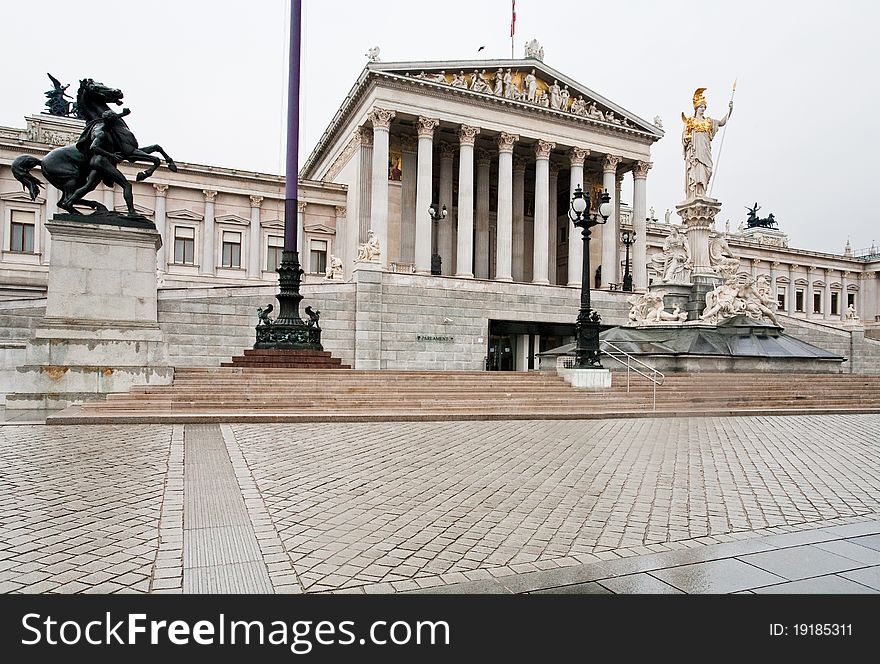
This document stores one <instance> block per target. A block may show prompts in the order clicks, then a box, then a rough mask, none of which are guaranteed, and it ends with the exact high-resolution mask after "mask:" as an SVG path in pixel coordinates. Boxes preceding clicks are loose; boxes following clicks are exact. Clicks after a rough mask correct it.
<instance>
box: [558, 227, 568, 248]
mask: <svg viewBox="0 0 880 664" xmlns="http://www.w3.org/2000/svg"><path fill="white" fill-rule="evenodd" d="M558 235H559V239H558V241H557V242H556V244H565V243H566V242H568V226H567V225H565V226H560V227H559V234H558Z"/></svg>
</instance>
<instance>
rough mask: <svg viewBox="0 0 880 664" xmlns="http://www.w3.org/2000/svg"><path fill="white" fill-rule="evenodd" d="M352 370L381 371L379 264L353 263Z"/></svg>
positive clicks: (380, 270)
mask: <svg viewBox="0 0 880 664" xmlns="http://www.w3.org/2000/svg"><path fill="white" fill-rule="evenodd" d="M352 280H353V281H354V282H355V283H356V284H357V297H356V305H355V324H354V329H355V331H354V334H355V353H354V368H355V369H382V368H383V367H382V360H381V358H382V264H381V263H379V262H378V261H356V262H355V264H354V270H353V272H352Z"/></svg>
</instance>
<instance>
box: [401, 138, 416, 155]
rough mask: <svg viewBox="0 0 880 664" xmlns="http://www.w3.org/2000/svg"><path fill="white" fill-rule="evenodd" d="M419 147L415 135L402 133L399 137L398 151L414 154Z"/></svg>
mask: <svg viewBox="0 0 880 664" xmlns="http://www.w3.org/2000/svg"><path fill="white" fill-rule="evenodd" d="M418 149H419V142H418V139H417V138H416V137H415V136H409V135H407V134H404V135H403V136H401V137H400V151H401V152H408V153H411V154H415V153H416V152H417V151H418Z"/></svg>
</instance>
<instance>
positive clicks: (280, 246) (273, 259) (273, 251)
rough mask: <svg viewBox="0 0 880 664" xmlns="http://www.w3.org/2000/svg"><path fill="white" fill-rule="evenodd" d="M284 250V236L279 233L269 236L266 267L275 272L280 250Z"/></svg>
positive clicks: (278, 262) (279, 258)
mask: <svg viewBox="0 0 880 664" xmlns="http://www.w3.org/2000/svg"><path fill="white" fill-rule="evenodd" d="M283 250H284V238H283V237H282V236H280V235H270V236H269V246H268V247H267V249H266V269H267V270H268V271H269V272H276V271H277V270H278V266H279V265H281V252H282V251H283Z"/></svg>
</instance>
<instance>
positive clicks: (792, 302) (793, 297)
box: [786, 263, 798, 316]
mask: <svg viewBox="0 0 880 664" xmlns="http://www.w3.org/2000/svg"><path fill="white" fill-rule="evenodd" d="M797 267H798V266H797V263H791V264H790V265H789V266H788V301H787V302H786V304H787V305H788V306H787V311H788V315H789V316H794V313H795V310H796V309H797V286H796V285H795V283H794V281H795V279H796V278H797V277H795V272H796V270H797Z"/></svg>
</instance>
